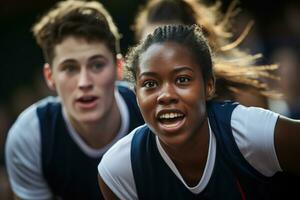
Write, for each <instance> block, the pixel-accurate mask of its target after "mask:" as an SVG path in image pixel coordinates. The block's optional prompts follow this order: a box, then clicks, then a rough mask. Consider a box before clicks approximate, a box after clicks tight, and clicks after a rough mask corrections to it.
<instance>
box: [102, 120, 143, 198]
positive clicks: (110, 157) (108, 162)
mask: <svg viewBox="0 0 300 200" xmlns="http://www.w3.org/2000/svg"><path fill="white" fill-rule="evenodd" d="M143 126H145V125H143ZM143 126H140V127H137V128H136V129H134V130H133V131H132V132H131V133H130V134H128V135H127V136H125V137H124V138H122V139H121V140H119V141H118V142H117V143H115V144H114V145H113V146H112V147H111V148H110V149H109V150H108V151H107V152H106V153H105V154H104V156H103V157H102V160H101V162H100V164H99V165H98V172H99V175H100V176H101V178H102V180H103V181H104V182H105V184H106V185H107V186H108V187H109V188H110V190H111V191H112V192H113V193H114V194H116V195H117V197H118V198H120V199H137V196H136V189H135V183H134V178H133V173H132V167H131V157H130V152H131V141H132V138H133V136H134V134H135V132H136V131H137V130H138V129H140V128H142V127H143Z"/></svg>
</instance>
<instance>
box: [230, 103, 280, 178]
mask: <svg viewBox="0 0 300 200" xmlns="http://www.w3.org/2000/svg"><path fill="white" fill-rule="evenodd" d="M278 116H279V115H278V114H277V113H274V112H272V111H269V110H265V109H262V108H256V107H245V106H242V105H239V106H237V107H236V109H235V110H234V111H233V113H232V117H231V126H232V132H233V136H234V138H235V141H236V143H237V145H238V147H239V149H240V151H241V153H242V154H243V156H244V157H245V159H246V160H247V161H248V162H249V163H250V164H251V165H252V166H253V167H254V168H255V169H256V170H258V171H259V172H260V173H262V174H263V175H265V176H268V177H270V176H272V175H274V174H275V173H276V172H278V171H282V170H281V167H280V165H279V161H278V158H277V155H276V152H275V145H274V130H275V125H276V122H277V119H278Z"/></svg>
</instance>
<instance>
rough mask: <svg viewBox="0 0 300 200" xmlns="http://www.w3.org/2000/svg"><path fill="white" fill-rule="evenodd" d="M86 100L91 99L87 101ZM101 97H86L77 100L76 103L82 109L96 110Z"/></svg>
mask: <svg viewBox="0 0 300 200" xmlns="http://www.w3.org/2000/svg"><path fill="white" fill-rule="evenodd" d="M86 99H90V100H88V101H85V100H86ZM98 99H99V97H97V96H94V95H84V96H80V97H78V98H76V100H75V103H76V105H77V106H78V107H79V108H80V109H94V108H96V107H97V105H98Z"/></svg>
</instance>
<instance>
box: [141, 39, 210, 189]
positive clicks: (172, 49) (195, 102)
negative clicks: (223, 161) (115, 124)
mask: <svg viewBox="0 0 300 200" xmlns="http://www.w3.org/2000/svg"><path fill="white" fill-rule="evenodd" d="M139 62H140V66H139V70H138V73H137V76H136V77H137V84H136V95H137V100H138V103H139V106H140V109H141V112H142V115H143V117H144V119H145V121H146V122H147V124H148V125H149V127H150V129H151V130H152V131H153V132H154V133H155V134H156V135H157V136H158V137H159V139H160V141H161V143H162V146H163V148H164V149H165V150H166V152H167V153H168V154H169V155H170V157H171V158H172V159H173V161H174V162H175V164H177V167H178V168H179V171H181V172H182V173H183V175H184V177H185V178H186V181H187V182H188V183H190V184H191V185H193V184H194V183H196V182H197V181H198V179H200V178H201V175H202V167H204V166H205V163H206V157H207V151H208V149H207V148H208V135H209V134H208V133H209V132H208V121H207V116H206V100H207V98H208V97H209V94H210V92H211V91H213V88H214V85H213V81H212V80H210V81H208V83H206V84H205V83H204V81H203V76H202V73H201V70H200V67H201V66H199V65H198V64H197V63H196V62H195V61H194V59H193V57H192V56H191V55H190V53H189V52H188V50H187V49H186V48H185V47H182V46H180V45H178V44H177V43H171V42H166V43H163V44H154V45H151V46H150V47H149V48H148V49H147V50H146V51H145V52H144V53H143V54H142V55H141V57H140V60H139ZM171 113H172V114H171ZM166 115H180V117H178V118H177V119H176V120H174V121H167V120H162V119H160V118H161V117H164V116H165V117H167V116H166ZM195 122H196V123H195ZM191 147H192V148H191ZM183 152H184V153H183ZM195 152H202V153H201V155H200V159H199V153H197V154H196V153H195ZM187 155H188V156H187ZM187 163H189V164H188V165H187ZM186 169H189V170H186ZM199 169H201V170H199ZM187 171H189V173H187V174H185V172H187ZM190 172H191V173H190ZM185 175H186V176H185ZM194 175H196V177H197V178H193V177H195V176H194Z"/></svg>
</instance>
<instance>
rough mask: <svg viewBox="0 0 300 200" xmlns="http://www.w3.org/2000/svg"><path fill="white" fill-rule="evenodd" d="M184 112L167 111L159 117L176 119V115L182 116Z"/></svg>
mask: <svg viewBox="0 0 300 200" xmlns="http://www.w3.org/2000/svg"><path fill="white" fill-rule="evenodd" d="M182 116H183V114H181V113H165V114H163V115H160V116H159V119H174V118H176V117H182Z"/></svg>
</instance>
